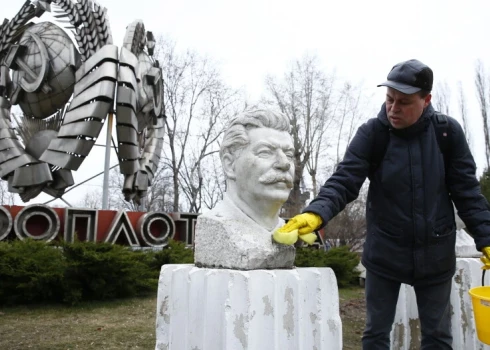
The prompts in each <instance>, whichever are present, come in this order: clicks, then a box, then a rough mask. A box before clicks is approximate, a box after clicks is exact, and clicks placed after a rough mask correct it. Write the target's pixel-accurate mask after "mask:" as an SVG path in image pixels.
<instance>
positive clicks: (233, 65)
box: [2, 0, 490, 203]
mask: <svg viewBox="0 0 490 350" xmlns="http://www.w3.org/2000/svg"><path fill="white" fill-rule="evenodd" d="M23 2H24V1H23V0H10V1H2V16H4V17H6V18H8V19H10V18H12V17H13V16H14V15H15V14H16V12H17V11H18V10H19V9H20V7H21V6H22V4H23ZM99 4H101V5H102V6H104V7H106V8H107V10H108V16H109V19H110V24H111V29H112V33H113V37H114V44H116V45H121V43H122V40H123V37H124V33H125V28H126V26H127V25H128V24H130V23H131V22H132V21H134V20H136V19H142V20H143V21H144V23H145V27H146V29H147V30H151V31H153V32H154V33H155V34H163V35H165V36H167V37H169V38H171V39H173V40H174V41H175V42H176V43H177V48H178V49H193V50H195V51H197V52H199V53H200V54H204V55H208V56H209V57H210V58H212V59H213V60H215V61H216V62H218V63H219V65H220V67H221V71H222V73H223V77H224V79H225V81H226V82H228V83H229V84H230V85H232V86H233V87H236V88H243V89H244V90H245V91H246V94H247V96H248V97H249V98H250V99H251V100H254V99H257V98H259V97H260V95H261V94H262V92H263V88H264V78H265V76H266V75H267V74H273V75H280V74H282V73H283V72H284V71H285V70H286V69H287V67H288V66H289V64H290V63H291V62H292V61H293V60H295V59H299V58H301V57H302V56H303V55H304V54H305V53H309V54H316V55H317V56H318V58H319V60H320V62H321V63H322V65H323V67H324V68H325V70H327V71H330V70H332V69H335V70H336V72H337V75H338V76H339V78H341V79H347V80H350V81H351V82H353V83H355V84H362V85H363V86H364V87H365V89H366V91H367V92H368V93H372V94H374V101H373V104H374V105H376V104H378V103H382V100H383V98H384V93H385V90H384V88H376V84H378V83H380V82H382V81H384V80H385V78H386V75H387V74H388V72H389V70H390V69H391V67H392V66H393V65H394V64H396V63H397V62H400V61H404V60H407V59H411V58H417V59H419V60H421V61H422V62H424V63H426V64H427V65H429V66H430V67H431V68H432V69H433V71H434V78H435V82H437V81H446V82H447V83H448V84H449V85H450V87H451V88H452V89H453V99H456V83H457V82H458V81H462V83H463V86H464V87H466V91H467V97H468V100H469V102H470V103H471V106H470V112H471V113H472V118H474V120H473V123H474V128H475V130H474V134H477V133H479V132H481V128H480V127H479V116H478V115H477V108H478V106H477V101H476V99H475V91H474V88H473V85H474V83H473V72H474V67H475V62H476V60H477V59H480V60H481V61H482V62H483V63H484V64H485V65H486V66H487V67H488V68H490V40H489V35H490V20H489V16H490V1H489V0H467V1H465V2H464V4H463V2H462V1H452V2H451V1H447V0H446V1H443V0H430V1H428V0H413V1H393V0H371V1H365V0H341V1H331V0H322V1H313V0H303V1H288V0H280V1H279V0H260V1H259V0H246V1H243V0H242V1H233V0H139V1H126V0H100V1H99ZM489 70H490V69H489ZM479 130H480V131H479ZM102 134H105V131H104V130H103V131H102V132H101V135H102ZM476 136H477V135H476ZM481 137H482V136H477V137H476V140H477V142H478V141H479V140H481ZM102 141H103V140H102ZM481 149H482V150H483V148H481ZM473 151H474V155H475V158H476V160H477V163H478V164H479V166H480V167H483V165H484V164H483V159H484V157H483V152H478V151H477V149H476V147H474V148H473ZM98 154H99V156H97V155H91V156H93V157H97V159H100V158H99V157H100V156H101V155H102V154H103V151H102V150H99V152H98ZM94 159H95V158H94ZM115 160H116V159H115V157H114V156H113V159H112V163H114V162H115ZM89 161H90V159H88V160H86V161H85V162H84V165H83V166H82V169H80V170H81V171H80V172H79V174H75V179H76V181H77V182H79V181H82V180H83V179H85V178H87V177H89V176H90V175H92V174H95V173H96V172H98V171H102V166H103V162H102V161H97V164H96V165H94V164H92V165H91V166H88V163H89ZM90 184H91V185H90V186H83V187H82V189H83V191H89V190H92V189H95V188H97V186H99V185H101V184H102V177H100V178H98V179H97V180H95V181H92V182H91V183H90ZM73 193H74V194H72V195H68V196H67V198H68V199H69V200H70V201H72V202H74V203H76V202H77V200H78V198H77V197H79V196H80V195H81V192H80V191H73ZM47 198H49V197H47V196H46V197H44V196H43V197H42V198H40V199H38V200H36V201H34V200H33V201H32V203H34V202H42V201H45V200H47Z"/></svg>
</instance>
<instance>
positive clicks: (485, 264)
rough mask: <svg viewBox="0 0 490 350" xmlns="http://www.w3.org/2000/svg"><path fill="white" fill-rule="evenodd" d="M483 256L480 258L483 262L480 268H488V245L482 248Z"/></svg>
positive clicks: (489, 252) (489, 254) (489, 255)
mask: <svg viewBox="0 0 490 350" xmlns="http://www.w3.org/2000/svg"><path fill="white" fill-rule="evenodd" d="M482 253H483V256H482V257H481V258H480V260H481V262H482V263H483V267H482V269H484V270H490V247H485V248H483V249H482Z"/></svg>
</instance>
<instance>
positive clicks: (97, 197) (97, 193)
mask: <svg viewBox="0 0 490 350" xmlns="http://www.w3.org/2000/svg"><path fill="white" fill-rule="evenodd" d="M76 206H77V207H79V208H90V209H100V208H101V207H102V191H101V190H92V191H88V192H85V194H84V195H83V197H82V199H81V200H80V201H78V202H77V203H76Z"/></svg>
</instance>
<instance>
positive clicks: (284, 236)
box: [272, 229, 298, 245]
mask: <svg viewBox="0 0 490 350" xmlns="http://www.w3.org/2000/svg"><path fill="white" fill-rule="evenodd" d="M272 238H273V239H274V241H276V242H277V243H281V244H287V245H293V244H294V243H296V241H297V240H298V230H293V231H290V232H279V229H277V230H275V231H274V233H273V234H272Z"/></svg>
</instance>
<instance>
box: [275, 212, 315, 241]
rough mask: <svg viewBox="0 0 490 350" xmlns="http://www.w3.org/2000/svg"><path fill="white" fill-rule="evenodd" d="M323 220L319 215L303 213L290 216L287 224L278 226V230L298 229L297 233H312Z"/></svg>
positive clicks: (289, 230)
mask: <svg viewBox="0 0 490 350" xmlns="http://www.w3.org/2000/svg"><path fill="white" fill-rule="evenodd" d="M322 223H323V221H322V218H321V217H320V215H318V214H315V213H303V214H299V215H296V216H294V217H292V218H291V219H290V220H289V221H288V222H287V224H285V225H284V226H282V227H280V228H279V229H278V230H277V231H278V232H280V233H281V232H291V231H294V230H298V234H299V235H300V236H301V235H306V234H308V233H312V232H313V231H315V230H316V229H317V228H319V227H320V226H321V225H322Z"/></svg>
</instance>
